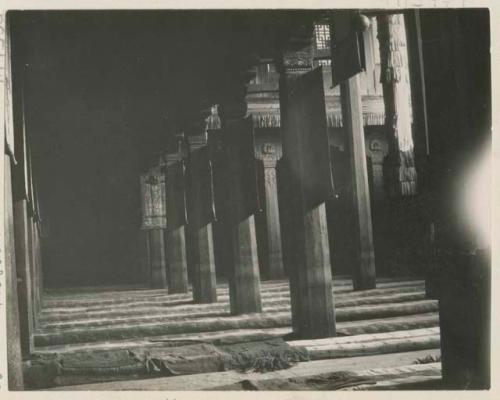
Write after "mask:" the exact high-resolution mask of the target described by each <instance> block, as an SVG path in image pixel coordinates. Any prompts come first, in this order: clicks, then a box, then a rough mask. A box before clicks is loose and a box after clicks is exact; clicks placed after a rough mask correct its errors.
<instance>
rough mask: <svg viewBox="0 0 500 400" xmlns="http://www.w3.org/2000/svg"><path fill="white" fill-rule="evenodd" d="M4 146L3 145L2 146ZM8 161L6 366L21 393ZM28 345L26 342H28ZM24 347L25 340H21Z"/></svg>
mask: <svg viewBox="0 0 500 400" xmlns="http://www.w3.org/2000/svg"><path fill="white" fill-rule="evenodd" d="M2 145H3V143H2ZM10 164H11V159H10V157H9V156H8V155H4V169H3V174H4V176H3V182H4V226H3V232H2V235H3V240H2V241H1V243H3V244H4V247H3V249H2V250H3V254H5V257H3V260H4V263H5V264H4V266H3V268H4V271H5V285H6V289H7V290H6V292H7V293H6V295H7V296H6V318H7V321H6V322H7V365H8V368H9V370H8V384H9V389H10V390H22V389H23V386H24V381H23V371H22V363H21V359H22V347H21V341H22V340H23V339H22V333H21V327H20V308H19V294H18V283H17V271H16V250H15V237H14V210H13V204H12V182H11V165H10ZM27 342H28V343H29V340H28V341H27ZM24 346H26V341H24Z"/></svg>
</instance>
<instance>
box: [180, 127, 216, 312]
mask: <svg viewBox="0 0 500 400" xmlns="http://www.w3.org/2000/svg"><path fill="white" fill-rule="evenodd" d="M188 142H189V149H190V151H189V158H188V160H187V181H188V187H187V218H188V229H189V230H190V232H189V235H188V238H189V240H191V244H190V246H189V249H190V251H191V252H192V254H191V257H189V258H188V261H189V262H191V263H192V267H191V268H190V269H191V271H192V275H193V276H192V278H191V280H192V285H193V298H194V301H195V302H196V303H214V302H216V301H217V281H216V275H215V259H214V243H213V232H212V229H213V226H212V224H213V221H214V218H215V215H214V203H213V179H212V170H211V169H212V168H211V163H210V157H209V151H208V146H207V140H206V134H202V135H196V136H194V135H192V136H189V137H188Z"/></svg>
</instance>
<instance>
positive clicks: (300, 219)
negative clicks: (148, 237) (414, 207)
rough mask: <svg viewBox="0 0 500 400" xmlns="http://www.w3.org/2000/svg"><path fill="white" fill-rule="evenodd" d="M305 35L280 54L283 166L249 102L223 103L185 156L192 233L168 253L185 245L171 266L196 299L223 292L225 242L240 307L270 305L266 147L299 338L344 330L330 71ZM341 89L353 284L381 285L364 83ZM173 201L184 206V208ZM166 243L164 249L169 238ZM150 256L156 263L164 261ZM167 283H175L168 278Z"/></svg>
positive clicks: (234, 301)
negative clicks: (262, 242) (265, 258)
mask: <svg viewBox="0 0 500 400" xmlns="http://www.w3.org/2000/svg"><path fill="white" fill-rule="evenodd" d="M300 40H303V41H304V46H303V48H302V49H301V50H300V51H296V50H295V51H294V50H290V51H288V50H285V51H284V52H283V54H282V57H281V59H280V63H279V67H280V68H279V70H280V111H281V126H282V129H281V130H282V140H281V142H282V143H283V150H282V153H283V159H282V162H281V167H280V171H279V174H277V171H276V161H277V160H278V159H279V157H280V156H281V154H276V153H275V148H273V149H271V148H267V149H266V147H265V143H264V145H263V147H262V148H261V150H262V151H260V152H259V151H257V154H255V150H254V149H255V143H254V136H253V129H252V126H251V118H250V117H247V118H245V115H246V111H245V112H241V110H242V109H243V110H246V105H245V106H244V107H241V106H240V107H234V106H233V107H227V106H225V105H224V104H222V105H221V110H220V112H219V115H220V116H221V119H222V129H221V131H220V132H218V133H216V132H211V137H210V138H209V137H208V135H207V133H206V132H205V131H204V130H203V129H202V131H201V132H198V134H197V135H193V134H188V135H187V138H186V141H187V144H188V151H187V153H186V154H185V155H183V156H180V157H179V160H178V161H177V162H178V163H180V164H181V165H183V166H184V167H185V176H184V182H185V183H186V190H185V193H186V198H185V205H186V207H185V210H186V211H187V218H186V219H185V220H184V221H182V222H183V223H184V224H185V229H186V238H185V241H184V242H183V240H178V239H177V240H176V239H175V238H173V237H171V238H170V242H171V243H170V244H168V245H167V248H168V249H169V250H168V252H167V253H168V255H169V258H171V259H173V257H172V256H170V253H175V251H177V252H178V251H179V250H178V249H177V250H175V249H174V248H173V246H176V245H177V246H181V248H182V247H183V248H184V249H186V250H187V254H186V255H187V256H186V262H185V264H184V265H183V266H182V268H172V267H171V266H170V268H168V270H171V271H174V270H175V271H177V272H176V273H173V274H170V275H171V276H170V280H172V281H174V280H175V279H177V278H176V276H177V275H178V274H179V273H180V271H185V270H187V271H189V273H190V276H191V281H192V284H193V297H194V301H195V302H199V303H202V302H214V301H217V294H216V278H215V271H216V268H215V253H214V240H215V241H219V242H223V243H225V246H224V247H225V249H226V251H227V252H228V254H227V257H226V258H225V260H226V263H227V266H226V268H227V269H226V271H227V273H228V274H227V276H228V281H229V294H230V305H231V312H232V313H233V314H246V313H254V312H261V311H262V302H261V295H260V276H259V262H258V253H257V240H256V230H255V213H256V212H258V211H259V210H260V207H261V205H260V200H259V199H258V190H257V183H256V169H255V162H256V161H255V160H256V156H257V158H259V159H261V160H263V161H264V169H265V177H266V199H265V204H266V211H267V212H268V219H267V221H268V222H267V223H268V233H269V235H268V247H269V252H270V260H271V270H272V271H273V274H275V277H283V276H284V273H283V271H284V269H285V268H284V265H286V270H287V274H288V277H289V280H290V291H291V306H292V307H291V309H292V325H293V330H294V332H295V334H296V335H297V336H298V337H308V338H315V337H329V336H335V332H336V329H335V308H334V299H333V292H332V289H333V283H332V274H331V264H330V249H329V241H328V230H327V222H326V210H325V201H326V200H327V199H328V198H329V197H331V196H332V195H333V186H332V178H331V163H330V154H329V146H328V137H327V126H326V113H325V95H324V92H323V81H322V79H323V78H322V76H323V74H322V72H321V71H320V70H312V45H311V43H310V39H309V38H308V37H307V32H306V33H304V37H300V32H299V35H298V37H297V38H295V42H297V41H300ZM295 44H296V43H295ZM341 98H342V114H343V122H344V127H345V130H346V133H347V136H348V146H349V154H350V160H351V171H352V177H351V178H352V182H354V190H353V197H352V201H353V204H354V207H353V208H354V210H355V212H354V220H353V221H352V223H353V224H354V226H355V235H354V236H355V237H353V238H352V240H353V241H354V242H355V246H354V247H355V250H356V255H357V258H356V261H355V265H353V266H352V275H353V281H354V288H355V289H358V290H363V289H371V288H374V287H375V260H374V250H373V237H372V225H371V224H372V222H371V210H370V198H369V196H370V195H369V188H368V174H367V165H366V158H365V154H366V152H365V142H364V131H363V120H362V106H361V92H360V88H359V80H358V77H357V76H356V75H354V76H353V77H351V78H349V79H346V80H344V81H342V82H341ZM233 101H234V99H233ZM234 110H240V112H239V113H235V112H234ZM217 136H219V137H217ZM279 153H281V149H280V151H279ZM168 168H169V166H166V170H168ZM179 179H181V177H180V175H179ZM277 181H280V186H281V188H282V190H281V192H282V193H283V194H284V196H283V195H282V196H281V197H282V198H284V199H286V201H284V202H282V203H281V204H279V203H278V193H277V189H278V182H277ZM175 182H176V181H175V179H172V176H170V178H169V177H168V176H167V179H166V182H165V191H166V199H168V198H169V197H171V196H174V197H176V196H177V195H175V191H176V189H173V186H174V185H175V184H176V183H175ZM177 190H178V189H177ZM214 194H215V195H214ZM167 202H168V200H167ZM216 203H218V204H216ZM183 205H184V204H183ZM280 208H282V209H281V210H280ZM173 209H175V210H176V213H177V214H179V212H181V213H182V209H183V208H182V207H180V208H176V207H174V208H173ZM180 210H181V211H180ZM216 210H219V212H218V213H216V212H215V211H216ZM170 217H175V216H174V215H169V213H168V211H167V212H166V218H167V224H166V226H167V228H166V231H167V232H174V231H175V229H169V228H168V226H169V218H170ZM280 217H281V218H280ZM216 221H217V222H221V221H222V222H223V223H224V228H222V229H219V231H218V234H217V235H215V237H214V223H215V222H216ZM181 225H182V224H181ZM167 242H169V239H167ZM158 243H160V245H161V246H162V248H165V242H164V241H161V240H158ZM183 244H185V245H184V246H183ZM150 247H151V242H150ZM152 253H153V252H152V251H150V257H151V256H153V254H152ZM155 254H159V255H161V257H163V260H162V266H161V268H162V269H163V270H165V268H166V261H165V260H164V259H165V256H164V254H163V253H162V251H159V250H158V251H156V252H155ZM174 264H175V262H174ZM150 265H151V267H152V268H156V267H157V265H156V261H155V260H151V261H150ZM173 275H176V276H173ZM167 285H168V283H167V282H166V283H165V284H164V286H167Z"/></svg>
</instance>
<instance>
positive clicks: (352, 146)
mask: <svg viewBox="0 0 500 400" xmlns="http://www.w3.org/2000/svg"><path fill="white" fill-rule="evenodd" d="M340 96H341V104H342V120H343V125H344V129H345V131H346V133H347V143H348V146H349V153H350V162H351V173H352V182H353V186H354V190H353V193H352V194H353V202H354V207H353V208H354V221H353V222H354V228H355V237H354V238H353V239H354V241H355V254H356V264H355V265H354V266H353V285H354V290H365V289H373V288H375V252H374V248H373V230H372V216H371V206H370V190H369V187H368V170H367V166H366V151H365V137H364V129H363V108H362V105H361V91H360V88H359V77H358V76H357V75H355V76H353V77H352V78H349V79H348V80H347V81H344V82H342V83H341V84H340Z"/></svg>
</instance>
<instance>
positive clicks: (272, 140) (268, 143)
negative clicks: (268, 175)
mask: <svg viewBox="0 0 500 400" xmlns="http://www.w3.org/2000/svg"><path fill="white" fill-rule="evenodd" d="M282 156H283V149H282V145H281V140H280V138H279V137H278V136H277V135H269V134H265V135H257V136H256V138H255V158H257V159H258V160H262V161H263V162H264V168H276V163H277V162H278V160H280V159H281V157H282Z"/></svg>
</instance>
